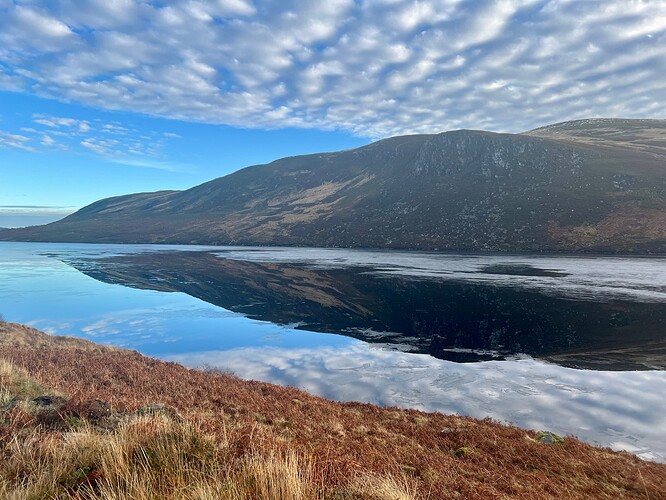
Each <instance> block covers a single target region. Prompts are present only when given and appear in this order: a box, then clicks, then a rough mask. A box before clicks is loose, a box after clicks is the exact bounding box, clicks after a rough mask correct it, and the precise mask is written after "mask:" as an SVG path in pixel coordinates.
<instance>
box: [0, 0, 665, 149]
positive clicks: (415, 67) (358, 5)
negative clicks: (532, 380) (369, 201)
mask: <svg viewBox="0 0 666 500" xmlns="http://www.w3.org/2000/svg"><path fill="white" fill-rule="evenodd" d="M213 48H214V49H213ZM664 74H666V2H665V1H663V0H657V1H653V2H647V1H639V0H631V1H629V0H608V1H605V2H597V1H589V2H571V1H566V0H492V1H490V0H486V1H478V2H463V1H460V0H420V1H415V0H390V1H389V0H363V1H353V0H332V1H328V2H297V1H295V0H283V1H277V0H264V1H254V2H251V1H246V0H218V1H211V2H203V1H192V0H173V1H170V2H150V1H148V2H144V1H141V2H140V1H138V0H136V1H135V0H113V1H107V0H105V1H102V0H94V1H83V0H67V1H63V2H47V1H45V0H41V1H40V0H33V1H31V2H30V3H29V4H26V5H25V6H23V5H16V4H14V3H12V2H9V3H4V4H0V88H4V89H13V90H16V89H17V88H19V89H22V90H24V91H27V92H33V93H36V94H38V95H41V96H45V97H52V98H57V99H61V100H72V101H76V102H80V103H84V104H86V105H90V106H95V107H99V108H104V109H111V110H131V111H135V112H142V113H145V114H149V115H156V116H162V117H167V118H173V119H180V120H189V121H200V122H206V123H218V124H228V125H232V126H241V127H261V128H277V127H317V128H323V129H344V130H347V131H351V132H353V133H355V134H358V135H361V136H367V137H380V136H387V135H394V134H401V133H414V132H436V131H441V130H447V129H455V128H487V129H493V130H498V131H520V130H526V129H530V128H533V127H536V126H538V125H543V124H546V123H550V122H556V121H561V120H567V119H575V118H582V117H594V116H626V117H653V118H663V109H662V107H661V106H660V103H662V102H664V100H666V85H663V83H662V80H663V75H664ZM44 120H46V119H44ZM89 125H90V124H89ZM109 133H110V130H109Z"/></svg>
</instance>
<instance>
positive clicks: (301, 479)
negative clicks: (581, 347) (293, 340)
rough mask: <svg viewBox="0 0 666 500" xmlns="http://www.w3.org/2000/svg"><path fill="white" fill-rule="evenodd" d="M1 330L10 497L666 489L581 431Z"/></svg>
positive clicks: (663, 471) (551, 493)
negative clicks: (562, 432)
mask: <svg viewBox="0 0 666 500" xmlns="http://www.w3.org/2000/svg"><path fill="white" fill-rule="evenodd" d="M26 336H27V337H26ZM0 339H2V340H1V341H0V385H1V386H2V391H3V395H4V396H3V406H2V407H1V408H0V416H2V422H0V448H1V449H2V451H3V461H2V463H1V464H0V493H1V494H3V495H5V496H6V497H10V496H12V495H15V497H16V498H23V497H26V498H27V497H30V498H56V497H57V498H69V497H73V498H158V497H159V498H248V499H249V498H274V499H278V498H294V499H306V498H330V499H334V498H349V499H359V498H374V499H389V498H390V499H409V498H507V497H511V498H562V496H563V495H564V496H566V497H567V498H608V499H611V498H613V499H615V498H651V499H659V498H665V497H664V491H666V465H664V464H657V463H651V462H643V461H641V460H640V459H638V458H637V457H635V456H634V455H631V454H629V453H616V452H612V451H610V450H609V449H600V448H595V447H592V446H590V445H587V444H584V443H581V442H580V441H578V440H576V439H575V438H571V437H567V438H565V439H564V441H563V442H562V443H555V444H546V443H544V442H539V440H538V438H539V435H538V434H536V433H535V432H532V431H525V430H521V429H518V428H515V427H509V426H504V425H500V424H498V423H495V422H491V421H488V420H484V421H479V420H474V419H471V418H465V417H457V416H447V415H443V414H439V413H423V412H420V411H415V410H398V409H395V408H379V407H376V406H372V405H367V404H354V403H347V404H343V403H335V402H332V401H328V400H325V399H322V398H318V397H314V396H310V395H308V394H307V393H304V392H302V391H299V390H296V389H293V388H286V387H277V386H273V385H270V384H265V383H259V382H247V381H242V380H239V379H237V378H234V377H232V376H228V375H224V374H220V373H212V372H202V371H196V370H188V369H186V368H184V367H182V366H180V365H177V364H174V363H165V362H161V361H157V360H154V359H150V358H146V357H144V356H141V355H139V354H138V353H135V352H130V351H123V350H118V349H108V348H101V347H99V346H95V345H94V344H91V343H89V342H85V341H77V340H65V341H63V340H57V339H55V338H53V337H49V336H47V335H45V334H41V333H40V332H37V331H35V330H32V329H27V328H24V327H20V326H18V325H13V324H6V323H0ZM28 340H29V341H30V343H31V342H33V341H35V340H37V341H38V342H39V344H40V347H30V346H28V345H27V344H28V343H29V342H28ZM156 403H162V405H157V404H156ZM264 487H265V488H264ZM285 492H286V493H285ZM31 495H32V496H31ZM151 495H152V496H151Z"/></svg>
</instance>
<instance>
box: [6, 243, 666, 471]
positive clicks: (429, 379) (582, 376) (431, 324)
mask: <svg viewBox="0 0 666 500" xmlns="http://www.w3.org/2000/svg"><path fill="white" fill-rule="evenodd" d="M665 264H666V261H664V260H663V259H659V258H599V257H584V258H580V257H534V256H478V255H443V254H435V253H416V252H377V251H361V250H324V249H281V248H223V247H185V246H150V245H82V244H34V243H0V313H2V314H4V316H5V317H6V319H7V320H9V321H16V322H22V323H26V324H29V325H31V326H34V327H36V328H39V329H42V330H44V331H47V332H49V333H53V334H61V335H62V334H68V335H76V336H80V337H84V338H88V339H91V340H94V341H97V342H102V343H108V344H113V345H117V346H121V347H128V348H132V349H136V350H139V351H141V352H143V353H145V354H148V355H151V356H156V357H159V358H162V359H168V360H174V361H178V362H181V363H183V364H185V365H188V366H202V365H209V366H216V367H219V368H223V369H230V370H232V371H233V372H235V373H236V374H238V375H239V376H241V377H243V378H248V379H249V378H252V379H257V380H264V381H268V382H275V383H279V384H284V385H292V386H296V387H301V388H304V389H307V390H308V391H310V392H313V393H316V394H320V395H322V396H325V397H328V398H332V399H337V400H356V401H367V402H371V403H376V404H380V405H395V406H400V407H410V408H418V409H423V410H428V411H443V412H447V413H458V414H461V415H470V416H474V417H479V418H483V417H486V416H490V417H492V418H495V419H498V420H502V421H505V422H509V423H513V424H515V425H518V426H521V427H526V428H532V429H537V430H549V431H552V432H557V433H561V434H569V433H570V434H575V435H577V436H579V437H580V438H581V439H584V440H587V441H589V442H594V443H598V444H602V445H604V446H611V447H613V448H614V449H625V450H629V451H632V452H634V453H637V454H638V455H639V456H641V457H643V458H646V459H653V460H659V461H666V440H665V439H664V438H663V436H664V433H665V432H666V398H664V397H663V394H664V391H665V390H666V371H664V368H666V331H665V330H666V328H665V326H664V325H666V265H665Z"/></svg>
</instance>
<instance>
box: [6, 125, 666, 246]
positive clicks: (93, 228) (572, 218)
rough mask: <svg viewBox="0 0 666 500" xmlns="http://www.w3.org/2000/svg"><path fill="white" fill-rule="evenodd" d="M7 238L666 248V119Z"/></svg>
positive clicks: (472, 146) (376, 153)
mask: <svg viewBox="0 0 666 500" xmlns="http://www.w3.org/2000/svg"><path fill="white" fill-rule="evenodd" d="M0 239H5V240H29V241H91V242H119V243H120V242H122V243H138V242H144V243H147V242H151V243H194V244H197V243H198V244H259V245H304V246H350V247H379V248H418V249H438V250H463V251H465V250H466V251H596V252H623V253H654V252H659V253H661V252H666V121H658V120H612V119H610V120H609V119H606V120H582V121H578V122H567V123H563V124H557V125H552V126H549V127H544V128H540V129H536V130H534V131H531V132H527V133H524V134H495V133H490V132H482V131H470V130H460V131H453V132H445V133H442V134H437V135H416V136H404V137H394V138H391V139H385V140H382V141H378V142H375V143H373V144H370V145H368V146H365V147H361V148H358V149H354V150H348V151H341V152H337V153H322V154H315V155H307V156H297V157H290V158H284V159H281V160H277V161H275V162H273V163H271V164H268V165H258V166H253V167H248V168H245V169H242V170H240V171H238V172H235V173H233V174H230V175H228V176H225V177H222V178H219V179H215V180H213V181H210V182H208V183H205V184H202V185H200V186H196V187H194V188H192V189H189V190H186V191H180V192H174V191H170V192H158V193H143V194H137V195H128V196H121V197H116V198H109V199H106V200H101V201H99V202H96V203H93V204H92V205H89V206H88V207H85V208H83V209H82V210H80V211H79V212H77V213H75V214H72V215H70V216H69V217H67V218H65V219H63V220H62V221H59V222H56V223H53V224H49V225H46V226H41V227H35V228H26V229H21V230H10V231H4V232H2V233H0Z"/></svg>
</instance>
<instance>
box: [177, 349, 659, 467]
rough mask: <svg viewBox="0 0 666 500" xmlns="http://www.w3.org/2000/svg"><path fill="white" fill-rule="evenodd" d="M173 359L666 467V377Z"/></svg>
mask: <svg viewBox="0 0 666 500" xmlns="http://www.w3.org/2000/svg"><path fill="white" fill-rule="evenodd" d="M167 359H169V360H172V361H177V362H179V363H182V364H185V365H188V366H193V367H196V366H202V365H208V366H213V367H218V368H222V369H227V370H231V371H233V372H234V373H236V374H237V375H238V376H240V377H242V378H245V379H254V380H263V381H266V382H272V383H277V384H281V385H290V386H294V387H299V388H301V389H305V390H307V391H309V392H312V393H314V394H318V395H321V396H323V397H326V398H330V399H335V400H339V401H365V402H370V403H375V404H379V405H384V406H399V407H403V408H417V409H421V410H426V411H441V412H445V413H457V414H459V415H470V416H473V417H478V418H484V417H487V416H491V417H492V418H495V419H497V420H501V421H504V422H510V423H513V424H515V425H518V426H520V427H525V428H531V429H537V430H549V431H552V432H556V433H560V434H574V435H577V436H578V437H580V438H581V439H583V440H585V441H588V442H595V443H598V444H601V445H604V446H610V447H612V448H613V449H616V450H627V451H631V452H634V453H637V454H638V455H639V456H640V457H642V458H645V459H651V460H659V461H663V462H666V442H664V440H663V434H664V430H665V429H666V399H665V398H664V397H663V391H664V388H665V387H666V372H663V371H643V372H603V371H586V370H574V369H570V368H564V367H560V366H558V365H554V364H549V363H544V362H542V361H537V360H533V359H521V360H514V361H489V362H482V363H473V364H457V363H452V362H449V361H442V360H438V359H435V358H432V357H430V356H427V355H422V354H408V353H402V352H398V351H389V350H384V349H378V348H373V347H371V346H368V345H366V344H363V343H361V342H356V343H354V344H352V345H350V346H346V347H342V348H333V347H325V348H318V349H310V348H301V349H285V348H279V347H262V348H239V349H231V350H225V351H217V352H214V351H209V352H198V353H184V354H177V355H172V356H167Z"/></svg>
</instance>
